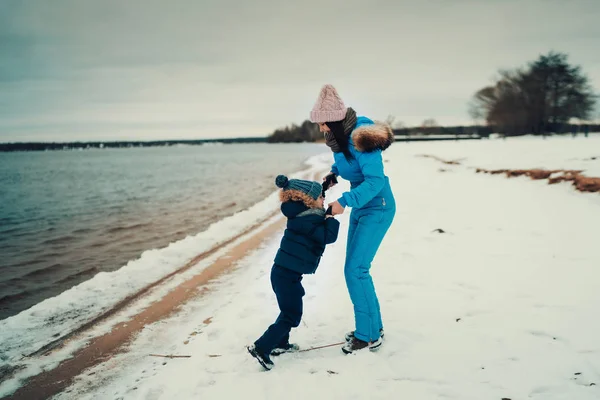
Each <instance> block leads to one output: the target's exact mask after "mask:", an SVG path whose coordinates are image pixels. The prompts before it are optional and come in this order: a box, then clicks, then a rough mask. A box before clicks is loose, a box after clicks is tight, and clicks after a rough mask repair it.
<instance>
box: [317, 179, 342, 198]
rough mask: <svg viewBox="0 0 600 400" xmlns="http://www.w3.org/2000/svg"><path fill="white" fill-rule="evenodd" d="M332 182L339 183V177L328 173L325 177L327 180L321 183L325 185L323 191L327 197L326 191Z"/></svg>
mask: <svg viewBox="0 0 600 400" xmlns="http://www.w3.org/2000/svg"><path fill="white" fill-rule="evenodd" d="M332 183H338V181H337V178H336V177H335V174H329V175H327V176H326V177H325V181H323V183H322V184H321V185H322V186H323V190H322V192H321V194H322V195H323V197H325V192H326V191H327V189H329V186H331V184H332Z"/></svg>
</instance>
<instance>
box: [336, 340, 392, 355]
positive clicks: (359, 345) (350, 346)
mask: <svg viewBox="0 0 600 400" xmlns="http://www.w3.org/2000/svg"><path fill="white" fill-rule="evenodd" d="M382 344H383V340H381V338H379V339H377V340H376V341H374V342H370V343H369V342H365V341H363V340H360V339H358V338H356V337H353V338H352V340H350V341H348V342H346V344H345V345H344V346H343V347H342V352H343V353H344V354H352V353H354V352H355V351H358V350H362V349H369V350H371V351H376V350H378V349H379V348H380V347H381V345H382Z"/></svg>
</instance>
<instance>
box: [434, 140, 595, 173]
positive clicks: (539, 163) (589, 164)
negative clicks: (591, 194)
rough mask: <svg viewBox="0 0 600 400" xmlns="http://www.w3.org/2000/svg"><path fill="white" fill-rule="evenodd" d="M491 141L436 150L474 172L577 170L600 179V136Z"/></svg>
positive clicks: (440, 155) (449, 145) (447, 158)
mask: <svg viewBox="0 0 600 400" xmlns="http://www.w3.org/2000/svg"><path fill="white" fill-rule="evenodd" d="M490 140H491V141H492V142H493V145H491V144H490ZM490 140H485V139H483V140H473V141H465V142H460V143H459V145H456V143H455V145H454V146H453V145H452V144H448V145H447V146H435V147H436V150H437V153H436V155H437V156H439V157H441V158H442V159H445V160H459V161H460V162H461V163H463V164H464V165H466V166H469V167H473V168H484V169H507V168H510V169H535V168H543V169H552V170H554V169H575V170H582V171H584V172H583V174H584V175H585V176H588V177H600V134H590V136H589V137H587V138H585V137H583V136H582V135H579V136H577V137H572V136H556V137H549V138H547V139H542V138H540V137H536V136H523V137H517V138H510V139H506V140H503V139H495V140H494V139H490ZM427 151H429V150H428V149H427Z"/></svg>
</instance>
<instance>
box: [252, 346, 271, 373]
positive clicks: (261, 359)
mask: <svg viewBox="0 0 600 400" xmlns="http://www.w3.org/2000/svg"><path fill="white" fill-rule="evenodd" d="M248 353H250V355H251V356H252V357H254V358H256V360H257V361H258V363H259V364H260V365H261V366H262V367H263V368H264V369H266V370H267V371H270V370H271V369H273V367H274V366H275V364H273V361H271V358H269V355H268V354H263V353H261V352H259V351H258V349H257V348H256V346H255V345H252V346H249V347H248Z"/></svg>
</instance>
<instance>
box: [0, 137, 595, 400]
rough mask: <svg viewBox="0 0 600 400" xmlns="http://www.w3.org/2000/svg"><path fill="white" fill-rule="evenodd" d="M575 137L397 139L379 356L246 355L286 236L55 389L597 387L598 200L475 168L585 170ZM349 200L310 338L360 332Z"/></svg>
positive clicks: (438, 393)
mask: <svg viewBox="0 0 600 400" xmlns="http://www.w3.org/2000/svg"><path fill="white" fill-rule="evenodd" d="M568 140H570V139H568ZM568 140H567V139H565V138H551V139H546V140H545V141H543V139H535V140H534V139H531V138H525V139H508V140H506V141H504V140H482V141H466V142H439V143H435V142H433V143H432V142H425V143H398V144H395V145H393V146H392V147H391V148H390V149H389V150H388V151H386V152H385V153H384V158H385V159H386V161H387V162H386V164H385V166H386V172H387V174H388V175H389V176H390V180H391V183H392V186H393V189H394V193H395V196H396V201H397V204H398V211H397V214H396V219H395V221H394V224H393V225H392V227H391V228H390V231H389V233H388V236H387V237H386V239H385V240H384V242H383V244H382V246H381V247H380V250H379V252H378V255H377V257H376V259H375V262H374V263H373V267H372V274H373V277H374V282H375V286H376V288H377V293H378V295H379V299H380V303H381V308H382V314H383V319H384V325H385V332H386V335H385V342H384V344H383V346H382V348H381V349H380V350H379V351H378V352H375V353H370V352H362V353H358V354H355V355H350V356H345V355H343V354H342V352H341V351H340V347H339V346H336V347H329V348H325V349H320V350H313V351H309V352H304V353H298V354H285V355H282V356H280V357H279V358H275V359H274V361H275V368H274V369H273V370H272V371H270V372H265V371H263V370H262V368H261V367H260V366H259V365H258V363H257V362H256V361H255V360H254V359H252V358H251V357H250V356H249V355H248V353H247V352H246V349H245V346H246V345H248V344H251V343H252V342H253V341H254V340H255V339H256V338H258V337H259V336H260V335H261V334H262V332H263V331H264V329H266V328H267V326H268V325H269V324H270V323H272V322H273V320H274V319H275V317H276V316H277V306H276V301H275V297H274V295H273V293H272V290H271V287H270V283H269V271H270V267H271V264H272V260H273V257H274V255H275V252H276V250H277V246H278V244H279V240H280V236H278V235H276V236H274V237H271V238H269V239H268V240H266V241H265V242H264V243H263V244H262V245H261V247H259V248H257V249H255V250H254V251H252V252H251V253H249V254H248V255H247V256H246V257H244V258H243V259H242V260H241V261H240V262H239V263H238V264H237V265H236V266H235V270H234V271H233V272H231V273H229V274H226V275H224V276H222V277H220V278H219V279H218V280H217V281H216V282H214V283H211V284H210V286H209V287H210V289H211V290H210V291H209V293H208V294H207V295H205V296H201V297H198V298H196V299H194V300H193V301H190V302H188V303H187V304H185V305H184V306H182V307H181V310H180V311H179V312H178V313H177V314H176V315H174V316H173V317H171V318H169V319H167V320H163V321H161V322H158V323H155V324H152V325H148V326H146V328H145V329H144V330H143V331H142V332H141V333H140V334H139V335H138V336H137V338H136V339H135V340H134V341H133V342H132V343H131V344H130V345H129V346H128V348H127V351H126V352H121V353H120V354H117V355H115V356H114V357H112V358H111V359H110V360H108V361H105V362H104V363H102V364H99V365H98V366H96V367H94V368H93V369H91V370H88V371H86V372H85V373H83V374H82V375H80V376H79V377H78V378H77V379H76V381H75V382H74V384H73V385H71V386H70V387H69V388H68V389H67V390H65V391H64V392H63V393H61V394H59V395H57V396H56V397H55V398H56V399H71V398H77V399H96V398H114V399H119V398H122V399H162V398H164V399H170V398H181V399H187V398H219V399H220V398H244V399H281V398H285V399H306V398H314V399H364V398H372V399H389V398H407V399H438V398H449V399H461V400H463V399H477V400H480V399H502V398H509V399H512V400H516V399H524V398H533V399H544V400H554V399H556V400H558V399H578V400H587V399H598V398H600V343H599V342H598V340H597V338H598V337H600V322H598V319H597V318H595V315H596V314H597V310H598V309H599V308H600V292H599V291H598V289H597V287H598V284H597V282H598V278H599V277H600V271H598V266H599V265H600V255H599V254H598V252H597V249H596V246H597V238H598V237H600V196H599V195H598V194H597V193H596V194H590V193H579V192H577V191H575V190H574V189H573V188H572V187H571V186H570V185H568V184H559V185H548V184H547V183H546V182H545V181H532V180H530V179H526V178H516V179H506V178H504V177H502V176H490V175H485V174H476V173H475V172H474V170H473V168H471V167H484V168H528V167H530V166H531V167H533V166H535V167H545V168H548V169H550V168H562V167H563V166H564V167H566V168H575V167H574V166H575V165H578V163H583V162H584V161H582V160H583V159H585V158H589V157H591V156H594V154H593V151H594V149H598V148H600V146H597V144H600V141H598V139H597V138H588V139H583V138H578V139H575V140H573V141H568ZM420 154H431V155H435V156H438V157H441V158H446V159H452V158H464V159H465V161H463V165H456V166H450V165H443V164H441V163H439V162H438V161H436V160H433V159H429V158H423V157H417V155H420ZM467 161H468V162H467ZM440 168H443V169H444V170H446V171H445V172H440V171H439V170H440ZM590 175H592V174H590ZM596 176H600V175H598V174H596ZM344 189H347V183H345V182H342V183H340V185H338V186H337V187H336V188H335V189H333V191H332V193H331V194H328V197H329V199H335V198H336V197H337V195H339V194H340V193H341V191H342V190H344ZM348 211H349V210H347V211H346V213H345V214H344V215H342V216H340V217H338V218H339V219H340V221H341V223H342V230H341V231H340V237H339V239H338V242H336V243H335V244H333V245H331V246H328V248H327V249H326V251H325V255H324V257H323V259H322V261H321V265H320V267H319V269H318V270H317V273H316V274H315V275H307V276H305V278H304V281H303V283H304V286H305V289H306V296H305V298H304V301H305V304H304V316H303V321H302V323H301V325H300V326H299V327H298V329H296V330H294V331H293V332H292V340H293V341H294V342H297V343H299V344H300V346H301V347H303V348H308V347H312V346H320V345H326V344H331V343H336V342H340V341H341V340H343V337H344V334H345V333H346V332H347V331H348V330H351V329H353V320H354V319H353V313H352V305H351V303H350V300H349V298H348V293H347V290H346V287H345V282H344V277H343V258H344V253H345V239H346V229H347V226H348V217H349V212H348ZM436 229H443V230H444V232H445V233H437V232H434V230H436ZM149 354H176V355H190V356H191V357H190V358H178V359H166V358H157V357H151V356H149ZM211 356H213V357H211ZM592 384H595V385H592ZM0 389H1V387H0ZM0 395H2V394H1V391H0Z"/></svg>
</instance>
